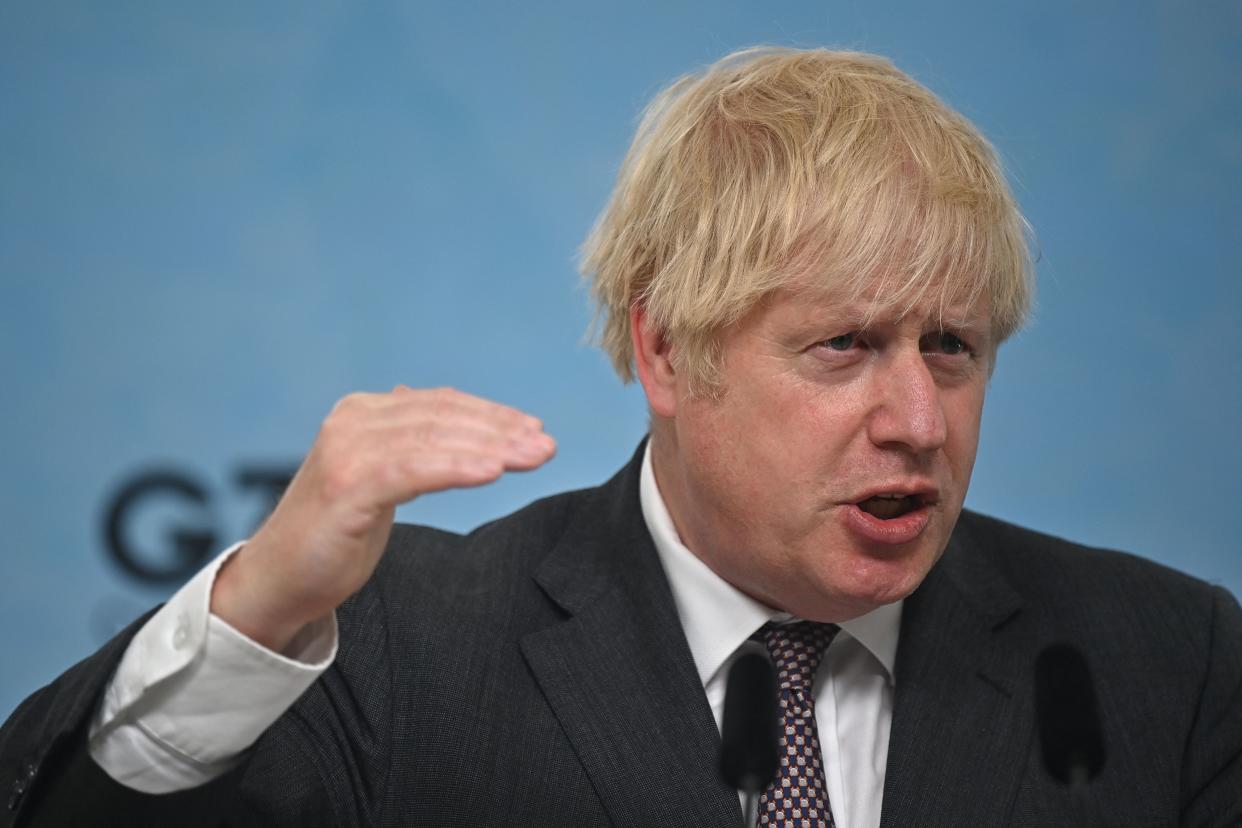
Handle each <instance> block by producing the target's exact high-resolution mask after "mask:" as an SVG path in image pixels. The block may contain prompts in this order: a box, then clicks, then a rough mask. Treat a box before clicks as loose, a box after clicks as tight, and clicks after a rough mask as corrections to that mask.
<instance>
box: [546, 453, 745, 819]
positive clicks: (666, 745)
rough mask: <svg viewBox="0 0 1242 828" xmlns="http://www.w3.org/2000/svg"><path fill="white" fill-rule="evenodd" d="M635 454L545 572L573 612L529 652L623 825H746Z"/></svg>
mask: <svg viewBox="0 0 1242 828" xmlns="http://www.w3.org/2000/svg"><path fill="white" fill-rule="evenodd" d="M641 457H642V447H641V446H640V448H639V452H638V453H637V454H636V455H635V458H634V460H632V461H631V462H630V464H629V465H628V466H627V467H626V468H625V469H623V470H622V471H621V472H620V473H619V474H618V475H617V476H616V477H615V478H613V480H611V481H609V483H607V484H606V485H605V486H603V487H601V488H600V489H599V490H598V491H597V492H596V493H595V495H594V500H593V501H592V504H591V506H590V507H589V508H587V509H584V510H583V511H582V513H581V514H580V515H579V516H578V517H577V519H576V520H575V521H574V522H573V524H572V525H571V527H570V529H569V530H568V531H567V532H566V534H565V536H564V537H563V538H562V539H561V540H560V541H559V542H558V543H557V545H556V547H555V548H554V549H553V551H552V552H551V553H550V555H549V556H548V558H547V559H546V560H545V561H544V564H543V565H542V566H541V568H540V570H539V572H538V575H537V578H536V580H537V581H538V582H539V584H540V586H541V587H542V588H543V589H544V591H545V592H546V593H547V594H548V595H549V597H551V598H552V600H554V601H555V602H556V603H557V604H559V605H560V606H561V607H562V609H564V610H565V611H566V613H568V615H569V617H568V618H567V619H566V620H565V621H563V622H562V623H560V624H557V625H555V626H552V627H550V628H547V629H544V630H540V631H538V632H535V633H532V634H530V635H527V636H526V637H524V638H523V640H522V652H523V654H524V655H525V657H526V660H527V663H528V664H529V666H530V668H531V671H532V672H533V673H534V676H535V680H536V681H537V682H538V683H539V685H540V687H541V688H542V690H543V692H544V695H545V696H546V697H547V699H548V703H549V704H550V705H551V707H552V710H553V711H554V713H555V714H556V716H557V719H558V720H559V721H560V723H561V726H562V727H563V728H564V730H565V733H566V736H567V737H568V738H569V741H570V742H571V744H572V745H573V747H574V750H575V751H576V752H577V754H578V756H579V758H580V759H581V761H582V764H583V766H584V767H585V768H586V771H587V774H588V776H589V777H590V778H591V781H592V783H593V785H594V786H595V789H596V791H597V792H598V794H599V796H600V799H601V801H602V802H603V805H604V807H605V809H606V810H607V811H608V813H609V815H610V816H611V818H612V820H613V822H614V823H616V824H618V825H648V824H650V825H656V824H666V825H679V826H681V825H686V826H690V825H704V826H729V825H740V823H741V809H740V807H739V805H738V800H737V794H736V792H735V791H734V790H733V789H732V788H730V787H728V786H727V785H726V784H725V783H724V782H722V781H721V780H720V779H719V775H718V773H717V771H716V768H717V766H718V764H719V750H720V737H719V733H718V731H717V730H716V723H715V720H714V718H713V716H712V712H711V709H710V707H709V706H708V704H707V698H706V696H705V695H704V692H703V687H702V685H701V684H700V682H699V678H698V674H697V672H696V671H695V669H694V662H693V659H692V657H691V654H690V648H689V645H688V644H687V643H686V639H685V635H684V633H683V632H682V628H681V623H680V621H679V619H678V617H677V611H676V608H675V606H674V604H673V598H672V593H671V592H670V590H669V587H668V581H667V579H666V577H665V575H664V572H663V569H662V568H661V566H660V562H659V558H658V556H657V554H656V551H655V547H654V545H653V544H652V541H651V537H650V535H649V534H648V532H647V528H646V524H645V523H644V521H643V518H642V512H641V508H640V506H639V499H638V476H639V468H640V463H641Z"/></svg>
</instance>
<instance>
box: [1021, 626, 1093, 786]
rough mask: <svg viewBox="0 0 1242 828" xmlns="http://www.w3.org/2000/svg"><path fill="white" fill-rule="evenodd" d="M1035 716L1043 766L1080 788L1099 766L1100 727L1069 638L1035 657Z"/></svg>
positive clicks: (1086, 674) (1086, 676)
mask: <svg viewBox="0 0 1242 828" xmlns="http://www.w3.org/2000/svg"><path fill="white" fill-rule="evenodd" d="M1035 718H1036V722H1037V725H1038V727H1039V742H1040V746H1041V747H1042V749H1043V756H1044V767H1046V768H1047V769H1048V772H1049V773H1050V774H1052V776H1053V777H1054V778H1056V779H1057V780H1059V781H1060V782H1062V783H1063V784H1066V785H1069V786H1071V787H1074V788H1081V787H1083V786H1085V785H1086V784H1087V783H1088V782H1090V781H1091V780H1092V779H1094V778H1095V777H1096V776H1098V775H1099V773H1100V771H1101V770H1102V769H1103V767H1104V760H1105V756H1106V754H1105V749H1104V733H1103V730H1102V729H1101V727H1100V714H1099V709H1098V707H1097V704H1096V698H1095V686H1094V685H1093V684H1092V682H1091V671H1090V669H1089V668H1088V667H1087V659H1086V658H1085V657H1084V656H1083V654H1082V653H1081V652H1080V651H1079V650H1078V649H1077V648H1075V647H1074V646H1072V645H1070V644H1052V645H1050V646H1048V647H1047V648H1045V649H1044V651H1043V652H1041V653H1040V654H1039V657H1038V658H1036V659H1035Z"/></svg>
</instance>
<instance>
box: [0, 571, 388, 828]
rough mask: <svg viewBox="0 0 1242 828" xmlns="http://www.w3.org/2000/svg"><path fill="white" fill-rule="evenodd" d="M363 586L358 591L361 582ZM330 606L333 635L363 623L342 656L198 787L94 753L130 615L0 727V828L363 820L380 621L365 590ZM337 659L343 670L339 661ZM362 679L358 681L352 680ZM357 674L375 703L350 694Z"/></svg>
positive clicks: (373, 769) (376, 751)
mask: <svg viewBox="0 0 1242 828" xmlns="http://www.w3.org/2000/svg"><path fill="white" fill-rule="evenodd" d="M364 592H367V591H366V590H364ZM355 598H356V599H359V600H354V601H352V603H350V602H347V604H346V605H343V606H342V608H341V609H340V610H339V611H338V622H339V625H340V629H341V639H342V643H343V645H344V643H345V641H346V640H347V637H348V635H349V634H350V633H351V632H356V631H357V630H358V628H359V627H362V626H366V627H367V629H368V630H369V633H368V634H367V635H366V636H363V637H362V639H361V640H358V639H355V640H353V642H352V646H350V647H349V648H348V649H349V651H348V652H347V653H345V654H344V657H343V658H338V661H337V663H334V664H333V665H332V667H330V668H329V669H328V670H327V672H326V673H324V674H323V675H322V676H321V677H320V679H319V680H318V681H316V682H315V683H314V684H312V685H311V686H310V688H309V689H307V691H306V692H305V693H303V695H302V696H301V698H299V699H298V701H297V702H296V703H295V704H294V706H293V707H292V708H290V709H289V710H287V711H286V712H285V713H284V714H283V715H281V716H280V718H278V719H277V720H276V722H275V723H274V724H272V726H271V727H269V728H268V729H267V730H266V731H264V732H263V734H262V735H261V736H260V737H259V739H258V741H257V742H256V743H255V744H254V746H253V747H252V748H250V749H249V750H247V751H246V752H245V754H243V756H242V757H241V758H240V761H239V762H238V764H237V766H236V767H234V768H233V769H232V770H230V771H229V772H227V773H225V774H224V775H222V776H220V777H219V778H216V779H214V780H212V781H210V782H208V783H207V784H204V785H201V786H198V787H194V788H190V789H188V790H184V791H178V792H175V793H167V794H144V793H141V792H139V791H136V790H133V789H131V788H129V787H126V786H125V785H122V784H120V783H118V782H116V781H114V780H113V779H112V778H111V777H110V776H109V775H108V774H107V773H105V772H104V771H103V770H102V769H101V768H100V767H99V765H98V764H96V762H95V761H94V760H93V759H92V758H91V756H90V750H89V744H88V739H87V736H88V732H89V726H90V720H91V718H92V716H93V714H94V712H95V710H96V709H97V707H98V706H99V702H100V700H101V698H102V695H103V692H104V689H105V687H106V686H107V684H108V682H109V679H110V678H111V676H112V675H113V674H114V672H115V671H116V669H117V665H118V664H119V663H120V661H121V659H122V657H123V656H124V654H125V652H126V651H127V648H128V647H129V645H130V643H131V642H132V640H133V638H134V636H135V635H136V634H137V633H138V631H139V630H140V629H141V628H142V627H143V625H144V624H146V623H147V621H148V620H149V618H150V617H151V615H153V614H154V613H152V614H149V615H147V616H144V617H143V618H140V619H138V620H137V621H136V622H134V623H133V624H131V625H130V627H129V628H127V629H126V630H124V631H122V632H121V633H120V634H119V635H118V636H117V637H116V638H114V639H113V640H112V641H110V642H108V643H107V644H106V645H104V647H103V648H101V649H100V650H99V651H98V652H96V653H95V654H94V655H92V656H90V657H89V658H87V659H85V660H84V661H82V662H80V663H78V664H76V665H74V666H73V667H72V668H70V669H69V670H68V671H67V672H66V673H64V674H63V675H62V676H60V678H58V679H57V680H56V681H54V682H53V683H52V684H50V685H48V686H47V687H44V688H43V689H41V690H39V691H37V692H36V693H35V694H34V695H32V696H31V697H30V698H28V699H27V700H26V701H25V702H23V703H22V704H21V705H20V706H19V707H18V708H17V710H16V711H15V712H14V713H13V715H12V716H11V717H10V718H9V720H8V721H7V722H6V723H5V724H4V726H3V728H0V828H8V826H14V825H16V826H28V825H29V826H44V825H46V826H57V827H58V828H60V826H73V825H90V826H100V825H126V826H130V825H178V826H182V825H187V826H189V825H265V826H283V825H289V826H303V825H309V826H314V825H362V824H367V823H368V822H370V820H371V815H372V813H373V809H374V808H375V807H376V805H377V797H378V796H380V795H382V791H383V790H384V789H383V786H382V782H383V777H384V774H383V769H384V768H386V767H387V758H386V756H387V753H386V751H387V747H388V746H387V734H388V732H389V730H390V724H391V723H390V721H389V719H388V707H387V704H386V699H387V698H388V695H387V688H388V682H390V679H391V677H390V675H389V674H388V672H387V671H384V670H378V671H377V670H376V669H375V667H376V665H377V664H383V663H385V659H384V658H383V656H382V655H381V653H382V652H383V651H384V650H385V649H386V647H387V634H386V629H385V627H384V625H383V624H382V623H375V622H374V621H373V622H372V623H370V624H369V625H364V624H363V623H362V618H363V617H365V616H368V615H372V616H373V617H374V616H382V613H381V612H376V611H375V610H376V609H377V606H376V605H377V603H378V599H376V598H374V595H373V593H368V594H366V595H361V594H360V595H359V596H355ZM342 661H343V662H344V666H342V664H341V662H342ZM360 676H362V677H363V678H361V679H360V678H359V677H360ZM363 681H365V682H366V684H367V685H368V686H367V687H366V688H365V689H367V690H376V691H377V692H376V697H377V698H376V699H375V700H372V701H371V703H369V704H367V705H365V706H361V707H360V706H358V705H356V704H354V703H353V702H352V700H353V698H354V696H355V694H356V693H357V692H358V691H359V687H358V685H359V684H360V683H361V682H363Z"/></svg>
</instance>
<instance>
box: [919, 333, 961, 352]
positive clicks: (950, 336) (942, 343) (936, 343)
mask: <svg viewBox="0 0 1242 828" xmlns="http://www.w3.org/2000/svg"><path fill="white" fill-rule="evenodd" d="M923 350H924V352H933V353H938V354H945V355H947V356H957V355H958V354H964V353H967V352H969V351H970V345H968V344H967V343H966V341H965V340H963V339H962V338H961V337H960V336H958V335H957V334H954V333H949V332H948V331H937V332H936V333H933V334H930V335H929V336H928V337H927V340H926V344H925V345H924V346H923Z"/></svg>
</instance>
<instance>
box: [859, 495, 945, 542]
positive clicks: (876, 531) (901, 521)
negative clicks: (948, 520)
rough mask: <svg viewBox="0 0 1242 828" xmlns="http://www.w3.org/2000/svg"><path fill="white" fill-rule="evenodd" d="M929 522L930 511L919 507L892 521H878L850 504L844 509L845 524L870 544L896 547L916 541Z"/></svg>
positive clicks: (924, 507)
mask: <svg viewBox="0 0 1242 828" xmlns="http://www.w3.org/2000/svg"><path fill="white" fill-rule="evenodd" d="M930 521H931V509H930V508H929V507H927V506H920V507H919V508H917V509H915V510H914V511H913V512H907V513H906V514H904V515H902V516H901V517H895V518H893V519H892V520H880V519H879V518H878V517H875V516H874V515H869V514H867V513H866V512H864V511H863V510H862V509H860V508H858V506H857V505H855V504H853V503H851V504H849V505H847V506H846V507H845V523H846V525H847V526H848V527H849V528H850V529H851V530H853V531H854V532H855V533H856V534H858V535H861V536H862V537H863V538H864V539H865V540H869V541H871V542H872V543H882V544H886V545H888V546H898V545H900V544H903V543H910V542H911V541H913V540H916V539H917V538H918V537H919V535H921V534H923V530H924V529H926V528H927V524H928V523H929V522H930Z"/></svg>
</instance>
